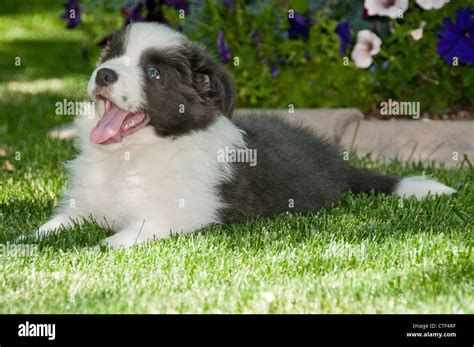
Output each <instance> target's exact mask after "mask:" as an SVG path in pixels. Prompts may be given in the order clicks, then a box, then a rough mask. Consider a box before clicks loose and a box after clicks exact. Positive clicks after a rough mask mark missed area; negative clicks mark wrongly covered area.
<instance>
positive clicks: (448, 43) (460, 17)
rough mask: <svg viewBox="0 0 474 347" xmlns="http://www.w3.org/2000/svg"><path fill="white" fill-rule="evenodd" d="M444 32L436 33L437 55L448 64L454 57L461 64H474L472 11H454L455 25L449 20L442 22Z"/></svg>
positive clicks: (473, 20) (473, 17)
mask: <svg viewBox="0 0 474 347" xmlns="http://www.w3.org/2000/svg"><path fill="white" fill-rule="evenodd" d="M443 24H444V30H443V31H440V32H438V34H439V35H440V36H441V39H440V40H439V42H438V54H439V56H440V57H442V58H443V59H444V60H445V61H446V62H447V63H448V64H452V62H453V59H454V57H457V58H458V59H459V61H460V62H461V63H474V10H473V9H471V8H460V9H458V10H457V11H456V23H452V22H451V20H450V19H449V18H445V19H444V21H443Z"/></svg>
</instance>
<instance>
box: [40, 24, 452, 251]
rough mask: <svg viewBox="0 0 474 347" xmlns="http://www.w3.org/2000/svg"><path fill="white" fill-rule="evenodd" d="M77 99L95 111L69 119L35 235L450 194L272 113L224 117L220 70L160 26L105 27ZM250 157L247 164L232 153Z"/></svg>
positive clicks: (122, 232)
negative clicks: (75, 132) (82, 96)
mask: <svg viewBox="0 0 474 347" xmlns="http://www.w3.org/2000/svg"><path fill="white" fill-rule="evenodd" d="M88 94H89V96H90V97H91V98H92V100H95V101H96V112H95V115H93V117H92V116H91V117H87V116H85V117H78V118H77V120H76V122H77V126H78V128H79V136H78V142H77V145H78V147H79V150H80V155H79V156H78V157H77V158H76V159H74V160H73V161H71V162H70V163H69V164H68V169H69V171H70V182H69V188H68V189H67V190H66V192H65V193H64V196H63V198H62V201H61V203H60V205H59V206H58V208H57V209H56V211H55V214H54V217H53V218H52V219H51V220H50V221H49V222H47V223H46V224H44V225H43V226H41V227H40V228H39V230H38V232H37V234H38V235H39V236H43V235H45V234H48V233H50V232H52V231H55V230H57V229H58V228H62V227H66V228H67V227H70V226H72V222H73V220H81V218H82V217H88V216H92V217H93V218H94V219H95V220H96V221H97V222H98V223H99V224H102V225H105V226H108V227H111V228H112V229H113V230H114V231H116V233H115V234H114V235H113V236H111V237H109V238H107V239H106V242H107V244H109V245H110V246H112V247H113V248H116V247H120V246H124V247H127V246H131V245H133V244H136V243H142V242H146V241H148V240H153V239H159V238H165V237H168V236H170V235H171V234H172V233H173V234H174V233H190V232H193V231H195V230H198V229H200V228H203V227H205V226H208V225H210V224H212V223H232V222H238V221H243V220H245V219H246V218H249V217H250V218H253V217H258V216H263V217H268V216H274V215H276V214H279V213H282V212H285V211H293V212H306V211H312V212H317V211H319V210H320V209H321V208H323V207H325V206H328V205H329V204H331V203H332V202H334V201H335V200H336V199H337V198H338V197H339V196H340V194H341V193H342V192H344V191H349V190H350V191H352V192H354V193H359V192H369V191H372V190H373V191H375V192H381V193H385V194H391V193H395V194H397V195H399V196H402V197H405V196H409V195H414V196H416V197H417V198H422V197H424V196H426V195H428V194H430V193H432V194H451V193H453V192H455V190H453V189H451V188H449V187H447V186H445V185H443V184H441V183H438V182H436V181H433V180H428V179H424V178H422V177H410V178H405V179H398V178H395V177H391V176H385V175H381V174H378V173H375V172H371V171H367V170H361V169H357V168H353V167H351V166H349V165H348V164H347V163H346V162H345V161H343V160H342V158H341V156H340V155H339V153H338V151H337V149H335V148H332V147H331V146H330V145H329V144H328V143H326V142H325V141H324V140H322V139H319V138H318V137H316V136H315V135H314V134H312V133H311V132H310V131H309V130H306V129H304V128H301V127H295V126H290V125H288V124H286V123H284V122H282V121H280V120H278V119H276V118H273V117H266V116H255V117H253V116H252V117H248V116H247V117H240V118H239V117H234V118H233V117H232V112H233V108H234V102H235V97H236V95H235V91H234V86H233V83H232V79H231V77H230V75H229V73H228V72H227V71H226V70H225V69H224V67H223V66H222V65H221V64H220V63H218V62H216V60H214V59H213V58H212V57H211V56H210V55H209V54H208V53H206V51H205V49H203V47H202V46H200V45H198V44H195V43H192V42H190V41H189V40H188V39H187V38H186V37H185V36H183V35H182V34H180V33H178V32H176V31H174V30H172V29H170V28H168V27H166V26H164V25H160V24H155V23H136V24H132V25H129V26H128V27H127V28H126V29H124V30H122V31H120V32H118V33H116V34H115V35H114V36H113V38H112V39H111V40H110V42H109V44H108V46H107V48H106V49H105V51H104V53H103V54H102V56H101V58H100V60H99V63H98V67H97V69H96V70H95V71H94V72H93V73H92V76H91V78H90V81H89V84H88ZM249 153H250V154H251V155H247V156H246V158H247V159H248V158H253V159H252V161H251V162H245V160H238V159H239V155H242V154H249ZM240 157H241V156H240ZM244 157H245V156H244ZM240 159H241V158H240ZM244 159H245V158H244ZM247 161H249V160H247Z"/></svg>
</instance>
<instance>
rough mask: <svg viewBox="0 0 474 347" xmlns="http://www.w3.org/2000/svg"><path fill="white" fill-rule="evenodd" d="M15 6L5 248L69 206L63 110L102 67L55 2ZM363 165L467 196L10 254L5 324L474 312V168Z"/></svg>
mask: <svg viewBox="0 0 474 347" xmlns="http://www.w3.org/2000/svg"><path fill="white" fill-rule="evenodd" d="M12 3H14V2H12V1H7V2H6V3H5V5H4V4H2V6H6V9H7V10H6V11H3V12H0V42H1V43H0V69H1V70H0V117H1V118H0V149H1V150H2V152H5V153H4V154H3V153H1V152H0V167H2V169H0V242H2V243H8V242H11V241H12V240H13V239H14V238H15V237H17V236H18V235H21V234H25V233H32V232H33V231H34V230H35V229H36V228H37V227H38V226H39V225H41V224H42V223H44V222H45V221H46V220H47V219H48V217H49V216H50V213H51V210H52V208H53V206H54V204H55V203H57V201H58V199H59V197H60V194H61V189H62V188H63V187H64V186H65V184H66V183H67V175H66V172H65V170H64V168H63V166H62V163H63V162H64V161H66V160H68V159H71V158H73V157H74V155H75V151H74V148H73V144H72V142H71V141H64V140H55V139H51V138H48V137H47V136H46V134H47V131H48V130H49V129H50V128H51V127H53V126H55V125H58V124H61V123H65V122H69V121H71V119H72V118H71V117H70V116H69V117H67V116H56V115H55V114H54V110H55V103H56V102H58V101H62V100H63V99H64V98H68V99H74V98H79V99H80V98H81V97H83V96H84V92H82V91H83V90H85V85H86V82H87V78H88V76H87V75H88V74H89V73H90V72H91V70H92V65H91V64H90V63H86V62H84V61H83V60H82V59H81V57H80V40H81V36H80V34H79V33H76V32H72V33H71V32H66V31H65V30H64V29H63V25H64V23H62V22H61V21H60V20H59V19H58V12H61V9H60V8H59V7H58V5H56V3H55V2H52V5H51V6H44V2H40V1H36V2H32V3H31V4H32V5H31V7H28V8H26V7H25V8H24V9H22V12H21V13H19V14H18V13H15V12H14V11H13V10H10V8H12V7H13V6H12V5H11V4H12ZM15 3H16V2H15ZM35 4H37V5H35ZM35 6H36V7H35ZM17 56H19V57H21V58H22V65H21V66H15V64H14V62H15V57H17ZM7 162H8V163H9V164H7ZM354 163H355V164H356V165H359V166H363V167H370V168H377V169H379V170H381V171H384V172H389V173H392V174H396V175H400V176H406V175H420V174H422V173H426V174H427V175H431V176H433V177H435V178H437V179H438V180H440V181H442V182H444V183H446V184H448V185H449V186H452V187H454V188H456V189H458V191H459V192H458V194H456V195H455V196H452V197H440V198H437V199H427V200H424V201H421V202H418V201H416V200H413V199H409V200H399V199H398V198H396V197H386V196H381V195H361V196H353V195H350V194H346V195H344V196H343V197H342V199H341V200H340V201H339V202H337V203H336V204H335V205H334V206H332V207H331V208H328V209H326V210H324V211H322V212H321V213H319V214H318V215H312V214H308V215H281V216H278V217H277V218H274V219H259V220H254V221H248V222H246V223H243V224H236V225H230V226H215V227H211V228H208V229H206V230H203V231H202V232H199V233H196V234H194V235H187V236H176V237H173V238H170V239H167V240H161V241H156V242H153V243H150V244H146V245H141V246H136V247H132V248H131V249H128V250H119V251H111V250H107V249H102V250H101V251H92V250H90V248H89V247H90V246H93V245H95V244H97V243H98V242H99V241H100V240H101V239H103V238H105V237H106V236H107V235H109V234H110V233H111V231H109V230H104V229H101V228H100V227H98V226H97V225H96V224H95V223H93V222H89V223H87V224H86V226H84V227H82V228H79V227H76V228H75V229H74V230H68V231H66V232H63V233H61V234H59V235H56V236H51V237H48V238H46V239H43V240H41V241H40V242H37V243H36V244H35V245H36V246H34V247H32V250H33V251H32V252H30V253H29V254H25V253H19V252H18V251H17V252H15V250H14V249H13V248H12V246H11V245H8V244H7V245H6V246H5V247H4V248H2V252H0V267H1V270H0V272H1V275H0V313H125V312H127V313H161V312H167V313H172V312H206V313H208V312H209V313H221V312H222V313H226V312H232V313H240V312H251V313H303V312H305V313H309V312H311V313H402V312H416V313H474V300H473V295H472V293H473V292H474V288H473V283H474V281H473V279H474V261H473V260H474V259H473V258H474V257H473V254H472V240H473V231H474V218H473V216H474V190H473V188H472V183H473V182H472V181H473V177H474V169H473V168H472V165H471V163H470V162H468V161H463V162H462V163H460V164H459V167H458V168H455V169H446V168H442V167H441V168H439V167H438V168H437V167H435V166H433V165H432V164H429V163H425V164H421V163H418V164H409V165H406V164H401V163H399V162H396V161H393V162H389V163H375V162H373V161H372V160H371V159H370V158H361V159H358V160H355V161H354Z"/></svg>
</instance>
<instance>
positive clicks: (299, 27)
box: [288, 12, 312, 41]
mask: <svg viewBox="0 0 474 347" xmlns="http://www.w3.org/2000/svg"><path fill="white" fill-rule="evenodd" d="M288 23H289V24H290V26H289V27H288V36H289V38H290V39H297V38H299V37H301V38H303V40H304V41H307V40H308V39H309V29H310V26H311V23H312V21H311V19H310V18H306V17H305V16H303V15H301V14H299V13H296V12H295V13H294V16H293V18H290V17H288Z"/></svg>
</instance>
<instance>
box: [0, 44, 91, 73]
mask: <svg viewBox="0 0 474 347" xmlns="http://www.w3.org/2000/svg"><path fill="white" fill-rule="evenodd" d="M96 50H97V51H98V48H94V50H93V52H91V53H90V55H91V56H95V55H96ZM17 57H19V58H20V59H21V65H20V66H17V65H16V64H15V63H16V58H17ZM93 69H94V62H92V61H86V60H84V59H83V58H82V56H81V43H80V42H79V41H71V40H68V41H58V40H54V41H51V40H42V41H41V40H16V41H12V42H6V43H2V45H1V47H0V71H2V73H1V74H0V82H5V81H10V80H21V81H25V80H32V79H38V78H62V77H65V76H70V75H78V76H83V77H84V78H88V77H89V75H90V73H91V72H92V71H93Z"/></svg>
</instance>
